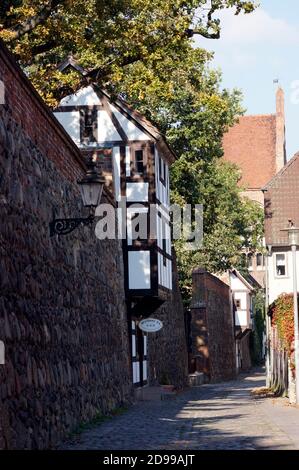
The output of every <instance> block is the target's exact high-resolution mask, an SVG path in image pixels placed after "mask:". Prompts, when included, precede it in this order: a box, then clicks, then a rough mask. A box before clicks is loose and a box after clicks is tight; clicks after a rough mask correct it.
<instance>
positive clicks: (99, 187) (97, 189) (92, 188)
mask: <svg viewBox="0 0 299 470" xmlns="http://www.w3.org/2000/svg"><path fill="white" fill-rule="evenodd" d="M86 166H87V172H86V175H85V177H84V178H83V179H82V180H81V181H78V184H79V187H80V191H81V196H82V200H83V205H84V207H89V209H90V211H91V212H90V215H89V216H88V217H84V218H83V217H76V218H72V219H54V220H52V222H50V236H51V237H52V236H53V235H66V234H68V233H71V232H72V231H73V230H75V228H77V227H78V226H79V225H83V226H84V225H91V224H92V223H93V221H94V213H93V210H92V209H94V208H95V207H97V206H98V205H99V203H100V200H101V196H102V192H103V187H104V183H105V178H104V176H103V175H102V174H100V173H99V172H98V171H97V169H96V163H95V162H94V160H93V157H92V156H90V157H89V160H88V161H87V164H86Z"/></svg>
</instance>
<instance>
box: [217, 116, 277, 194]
mask: <svg viewBox="0 0 299 470" xmlns="http://www.w3.org/2000/svg"><path fill="white" fill-rule="evenodd" d="M223 148H224V159H225V160H227V161H230V162H232V163H235V164H236V165H238V167H239V168H240V169H241V174H242V179H241V181H240V184H241V185H243V186H246V188H248V189H259V188H262V187H263V186H264V185H265V184H266V183H267V182H268V181H269V180H270V179H271V178H272V177H273V176H274V175H275V173H276V115H275V114H265V115H256V116H242V117H240V119H239V122H238V123H237V124H235V125H234V126H233V127H232V128H230V129H229V131H228V132H227V133H226V134H225V135H224V138H223Z"/></svg>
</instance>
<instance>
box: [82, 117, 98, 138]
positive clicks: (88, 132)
mask: <svg viewBox="0 0 299 470" xmlns="http://www.w3.org/2000/svg"><path fill="white" fill-rule="evenodd" d="M80 115H81V142H83V143H85V144H88V143H90V142H96V130H97V113H96V111H95V110H94V109H82V110H81V111H80Z"/></svg>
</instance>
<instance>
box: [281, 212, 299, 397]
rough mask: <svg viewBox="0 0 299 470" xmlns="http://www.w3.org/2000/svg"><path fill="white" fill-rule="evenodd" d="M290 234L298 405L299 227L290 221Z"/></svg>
mask: <svg viewBox="0 0 299 470" xmlns="http://www.w3.org/2000/svg"><path fill="white" fill-rule="evenodd" d="M282 232H288V236H289V245H290V246H291V248H292V258H293V293H294V337H295V371H296V403H297V404H298V403H299V330H298V327H299V321H298V293H297V266H296V264H297V263H296V261H297V260H296V251H297V245H299V227H295V226H294V223H293V222H292V221H291V220H289V226H288V228H286V229H284V230H282Z"/></svg>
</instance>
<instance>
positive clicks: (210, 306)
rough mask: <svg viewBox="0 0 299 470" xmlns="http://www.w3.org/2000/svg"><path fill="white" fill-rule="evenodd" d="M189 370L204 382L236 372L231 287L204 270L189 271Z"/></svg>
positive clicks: (226, 376)
mask: <svg viewBox="0 0 299 470" xmlns="http://www.w3.org/2000/svg"><path fill="white" fill-rule="evenodd" d="M190 332H191V343H192V348H191V354H190V361H189V362H190V363H189V372H190V373H194V372H199V373H203V374H204V376H205V380H206V381H210V382H219V381H221V380H231V379H232V378H235V376H236V373H237V367H236V365H237V364H236V343H235V327H234V309H233V298H232V292H231V289H230V286H229V285H228V284H227V283H225V282H223V281H221V280H220V279H219V278H218V277H216V276H213V275H212V274H210V273H208V272H207V271H206V270H205V269H201V268H198V269H195V270H194V271H193V273H192V302H191V325H190Z"/></svg>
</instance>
